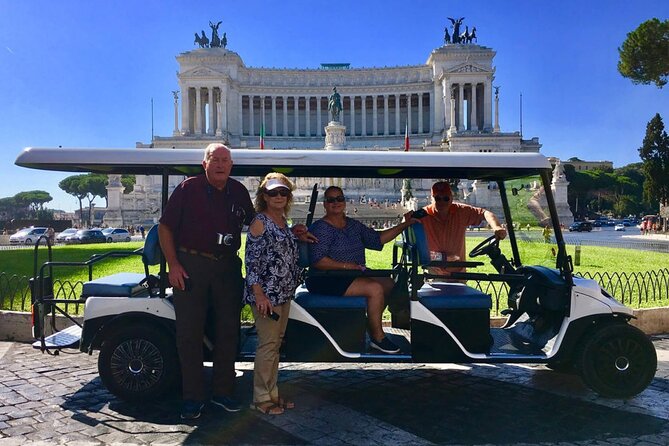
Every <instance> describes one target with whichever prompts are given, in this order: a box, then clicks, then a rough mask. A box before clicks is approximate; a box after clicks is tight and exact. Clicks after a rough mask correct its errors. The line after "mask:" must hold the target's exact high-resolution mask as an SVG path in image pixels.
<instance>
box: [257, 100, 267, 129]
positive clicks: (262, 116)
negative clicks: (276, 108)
mask: <svg viewBox="0 0 669 446" xmlns="http://www.w3.org/2000/svg"><path fill="white" fill-rule="evenodd" d="M265 98H266V96H264V95H263V96H260V126H259V127H258V136H260V129H262V128H263V127H264V128H265V135H267V124H266V123H267V121H266V120H265Z"/></svg>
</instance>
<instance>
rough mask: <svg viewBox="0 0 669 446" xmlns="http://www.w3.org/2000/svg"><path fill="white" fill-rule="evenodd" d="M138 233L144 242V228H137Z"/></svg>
mask: <svg viewBox="0 0 669 446" xmlns="http://www.w3.org/2000/svg"><path fill="white" fill-rule="evenodd" d="M139 232H140V234H142V240H144V226H140V227H139Z"/></svg>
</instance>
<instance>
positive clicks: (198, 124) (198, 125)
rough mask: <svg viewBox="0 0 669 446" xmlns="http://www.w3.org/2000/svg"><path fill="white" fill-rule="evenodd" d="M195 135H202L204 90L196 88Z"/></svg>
mask: <svg viewBox="0 0 669 446" xmlns="http://www.w3.org/2000/svg"><path fill="white" fill-rule="evenodd" d="M195 134H196V135H201V134H202V89H201V88H200V87H197V88H195Z"/></svg>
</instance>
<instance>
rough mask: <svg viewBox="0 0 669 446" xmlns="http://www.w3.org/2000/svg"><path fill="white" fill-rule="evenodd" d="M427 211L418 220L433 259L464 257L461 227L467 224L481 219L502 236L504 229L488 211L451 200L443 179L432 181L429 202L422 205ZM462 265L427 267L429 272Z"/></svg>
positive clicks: (442, 270) (452, 269)
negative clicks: (423, 230) (430, 200)
mask: <svg viewBox="0 0 669 446" xmlns="http://www.w3.org/2000/svg"><path fill="white" fill-rule="evenodd" d="M424 209H425V211H426V213H427V215H426V216H425V217H423V218H421V220H420V222H421V223H422V224H423V227H424V228H425V234H426V236H427V245H428V249H429V250H430V257H431V258H432V260H437V261H451V262H453V261H465V260H467V256H466V254H465V231H466V230H467V227H468V226H478V225H480V224H481V223H482V222H483V221H484V220H485V221H486V222H488V225H490V227H491V228H492V230H493V231H494V232H495V237H497V239H499V240H502V239H504V238H505V237H506V229H504V227H503V226H502V225H501V224H500V222H499V220H498V219H497V216H495V214H493V213H492V212H490V211H488V210H486V209H483V208H478V207H475V206H470V205H468V204H464V203H454V202H453V192H452V191H451V186H450V185H449V184H448V183H447V182H446V181H439V182H437V183H434V184H433V185H432V204H430V205H428V206H426V207H425V208H424ZM463 271H465V269H464V268H446V269H444V268H430V270H429V272H430V273H432V274H445V275H447V274H449V273H450V272H463Z"/></svg>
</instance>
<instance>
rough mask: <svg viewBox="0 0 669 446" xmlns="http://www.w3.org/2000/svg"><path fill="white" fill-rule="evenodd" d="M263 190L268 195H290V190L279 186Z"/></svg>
mask: <svg viewBox="0 0 669 446" xmlns="http://www.w3.org/2000/svg"><path fill="white" fill-rule="evenodd" d="M263 192H264V193H265V195H267V196H268V197H276V196H277V195H281V196H282V197H287V196H289V195H290V191H289V190H288V189H286V188H284V187H280V188H277V189H272V190H267V189H265V190H264V191H263Z"/></svg>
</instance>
